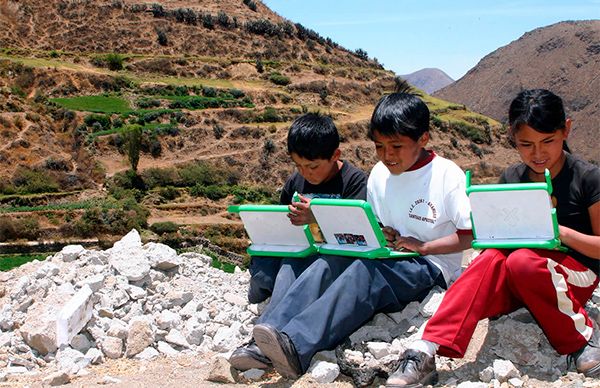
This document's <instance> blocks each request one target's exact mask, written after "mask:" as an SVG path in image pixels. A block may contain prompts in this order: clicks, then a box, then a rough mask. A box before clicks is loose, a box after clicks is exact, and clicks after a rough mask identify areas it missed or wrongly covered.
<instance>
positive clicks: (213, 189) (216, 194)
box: [190, 184, 229, 201]
mask: <svg viewBox="0 0 600 388" xmlns="http://www.w3.org/2000/svg"><path fill="white" fill-rule="evenodd" d="M190 194H191V195H193V196H195V197H205V198H208V199H210V200H213V201H218V200H219V199H222V198H225V197H227V195H228V194H229V190H228V187H227V186H221V185H209V186H203V185H201V184H197V185H195V186H194V187H192V188H191V189H190Z"/></svg>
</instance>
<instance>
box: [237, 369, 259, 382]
mask: <svg viewBox="0 0 600 388" xmlns="http://www.w3.org/2000/svg"><path fill="white" fill-rule="evenodd" d="M264 374H265V371H264V370H262V369H248V370H247V371H245V372H242V373H241V375H242V376H243V377H244V378H245V379H246V380H250V381H258V380H260V379H261V378H262V377H263V376H264Z"/></svg>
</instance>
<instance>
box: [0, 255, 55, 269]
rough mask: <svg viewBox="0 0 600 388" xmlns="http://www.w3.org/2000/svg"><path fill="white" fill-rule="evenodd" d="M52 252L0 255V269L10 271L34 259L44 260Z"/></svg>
mask: <svg viewBox="0 0 600 388" xmlns="http://www.w3.org/2000/svg"><path fill="white" fill-rule="evenodd" d="M50 255H52V253H46V254H29V255H0V271H10V270H11V269H13V268H17V267H19V266H21V265H23V264H25V263H28V262H30V261H33V260H38V261H44V260H46V257H48V256H50Z"/></svg>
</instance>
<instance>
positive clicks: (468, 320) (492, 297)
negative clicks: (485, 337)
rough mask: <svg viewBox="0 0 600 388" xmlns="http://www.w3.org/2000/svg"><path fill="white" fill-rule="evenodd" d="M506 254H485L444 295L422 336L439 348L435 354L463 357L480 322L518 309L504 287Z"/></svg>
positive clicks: (493, 251)
mask: <svg viewBox="0 0 600 388" xmlns="http://www.w3.org/2000/svg"><path fill="white" fill-rule="evenodd" d="M506 254H507V251H504V250H502V251H500V250H497V249H487V250H485V251H484V252H483V253H481V254H480V255H479V256H478V257H477V258H476V259H475V260H474V261H473V262H472V263H471V265H469V267H468V268H467V269H466V270H465V272H463V274H461V275H460V276H459V277H458V279H457V280H456V282H454V284H453V285H452V286H450V288H449V289H448V291H446V295H445V296H444V299H443V300H442V303H441V304H440V306H439V308H438V310H437V311H436V313H435V314H434V315H433V317H431V319H430V320H429V321H428V322H427V325H426V326H425V331H424V332H423V339H425V340H427V341H432V342H435V343H437V344H439V345H440V348H439V350H438V354H440V355H442V356H446V357H456V358H460V357H463V356H464V354H465V352H466V350H467V347H468V345H469V342H470V341H471V337H472V336H473V332H474V331H475V328H476V326H477V323H478V322H479V321H480V320H481V319H484V318H488V317H491V316H496V315H500V314H506V313H509V312H511V311H514V310H516V309H517V308H519V307H521V306H522V304H521V303H520V302H519V301H518V300H517V299H515V298H514V297H513V295H512V293H511V290H510V288H509V286H508V281H507V276H508V274H507V271H506Z"/></svg>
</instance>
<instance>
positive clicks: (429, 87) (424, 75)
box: [400, 68, 454, 94]
mask: <svg viewBox="0 0 600 388" xmlns="http://www.w3.org/2000/svg"><path fill="white" fill-rule="evenodd" d="M400 77H402V78H404V79H405V80H407V81H408V83H409V84H411V85H413V86H416V87H417V88H419V89H421V90H424V91H425V92H427V93H430V94H431V93H433V92H435V91H437V90H440V89H441V88H443V87H446V86H448V85H450V84H451V83H452V82H454V80H453V79H452V78H451V77H450V76H449V75H448V74H446V73H444V72H443V71H442V70H440V69H433V68H427V69H421V70H417V71H415V72H414V73H410V74H406V75H401V76H400Z"/></svg>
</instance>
